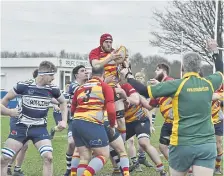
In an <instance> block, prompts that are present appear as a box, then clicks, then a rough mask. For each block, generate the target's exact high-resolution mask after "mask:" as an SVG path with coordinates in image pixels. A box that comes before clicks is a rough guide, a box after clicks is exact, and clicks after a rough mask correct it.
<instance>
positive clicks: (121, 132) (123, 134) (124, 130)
mask: <svg viewBox="0 0 224 176" xmlns="http://www.w3.org/2000/svg"><path fill="white" fill-rule="evenodd" d="M118 131H119V133H120V134H121V137H122V139H123V141H124V142H125V141H126V129H118Z"/></svg>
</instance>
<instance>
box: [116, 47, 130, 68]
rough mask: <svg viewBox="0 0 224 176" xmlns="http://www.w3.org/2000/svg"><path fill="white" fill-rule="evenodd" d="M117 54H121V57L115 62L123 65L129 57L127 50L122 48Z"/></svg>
mask: <svg viewBox="0 0 224 176" xmlns="http://www.w3.org/2000/svg"><path fill="white" fill-rule="evenodd" d="M116 54H120V57H119V58H116V59H115V60H114V61H115V62H116V63H117V64H121V63H123V62H124V61H125V60H126V59H127V56H128V53H127V49H126V48H125V47H124V46H120V48H118V49H117V51H116Z"/></svg>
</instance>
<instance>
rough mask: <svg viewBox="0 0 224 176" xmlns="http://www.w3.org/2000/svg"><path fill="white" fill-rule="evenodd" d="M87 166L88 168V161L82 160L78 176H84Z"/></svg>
mask: <svg viewBox="0 0 224 176" xmlns="http://www.w3.org/2000/svg"><path fill="white" fill-rule="evenodd" d="M87 166H88V161H82V160H80V162H79V165H78V168H77V175H78V176H80V175H83V174H84V171H85V170H86V168H87Z"/></svg>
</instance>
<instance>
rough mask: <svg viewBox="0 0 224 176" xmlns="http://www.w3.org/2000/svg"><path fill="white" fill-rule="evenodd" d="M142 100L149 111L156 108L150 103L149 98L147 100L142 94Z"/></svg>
mask: <svg viewBox="0 0 224 176" xmlns="http://www.w3.org/2000/svg"><path fill="white" fill-rule="evenodd" d="M140 102H141V104H142V106H143V107H144V108H146V109H147V110H149V111H151V110H152V109H153V108H154V107H152V106H151V105H150V102H149V101H148V100H146V99H145V97H143V96H141V95H140Z"/></svg>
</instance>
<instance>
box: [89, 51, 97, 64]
mask: <svg viewBox="0 0 224 176" xmlns="http://www.w3.org/2000/svg"><path fill="white" fill-rule="evenodd" d="M94 59H97V60H98V59H99V55H98V52H97V50H96V49H95V50H92V51H91V52H90V53H89V61H90V62H91V61H92V60H94Z"/></svg>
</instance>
